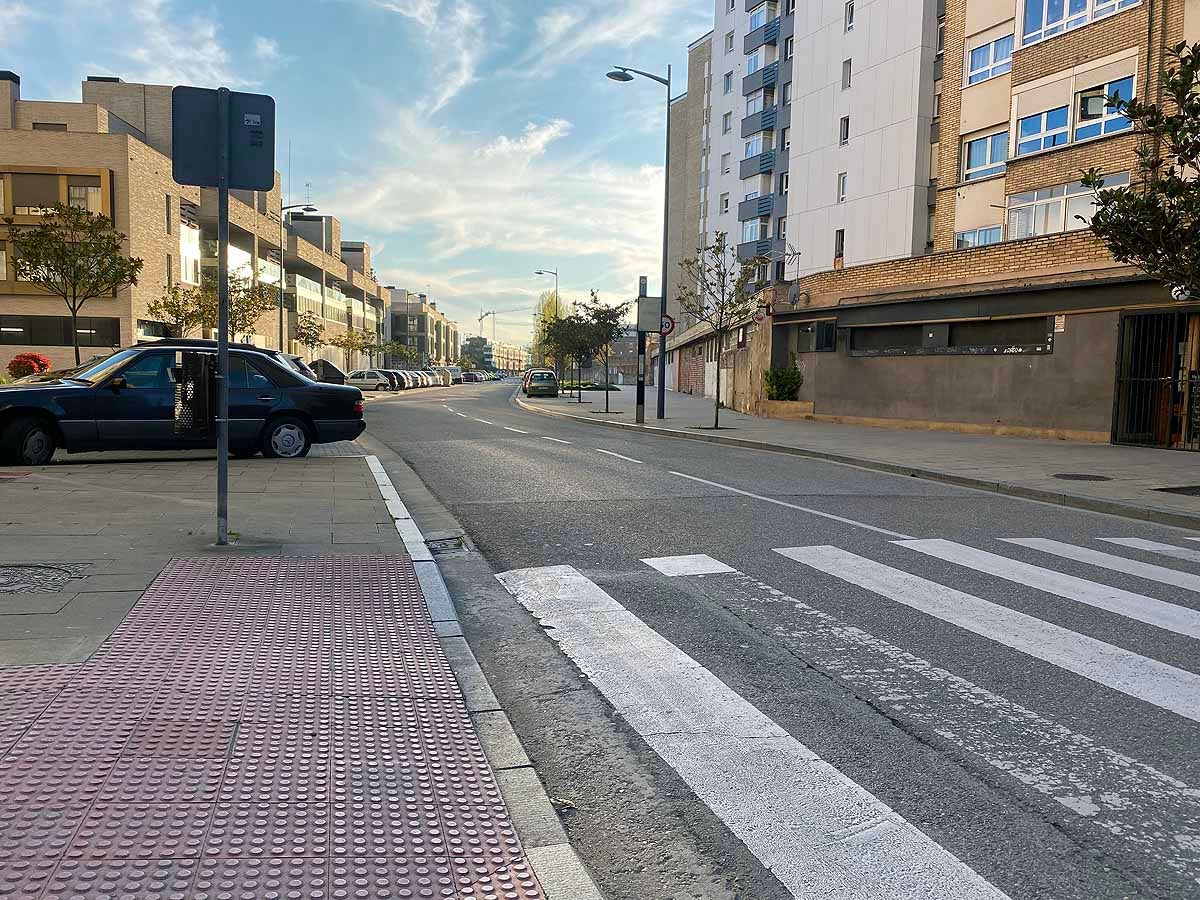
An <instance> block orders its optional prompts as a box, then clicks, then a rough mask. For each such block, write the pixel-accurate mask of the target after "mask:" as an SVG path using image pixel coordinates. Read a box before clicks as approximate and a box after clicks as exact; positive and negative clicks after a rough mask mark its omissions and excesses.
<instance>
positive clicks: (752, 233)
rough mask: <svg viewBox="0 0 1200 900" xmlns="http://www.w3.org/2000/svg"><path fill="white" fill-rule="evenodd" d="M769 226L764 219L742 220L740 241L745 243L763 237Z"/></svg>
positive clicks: (765, 235)
mask: <svg viewBox="0 0 1200 900" xmlns="http://www.w3.org/2000/svg"><path fill="white" fill-rule="evenodd" d="M769 227H770V226H769V225H768V224H767V221H766V220H765V219H750V220H749V221H748V222H743V223H742V243H743V244H747V243H749V242H750V241H761V240H763V239H765V238H766V237H767V236H768V235H769V234H770V232H769V231H768V230H767V229H768V228H769Z"/></svg>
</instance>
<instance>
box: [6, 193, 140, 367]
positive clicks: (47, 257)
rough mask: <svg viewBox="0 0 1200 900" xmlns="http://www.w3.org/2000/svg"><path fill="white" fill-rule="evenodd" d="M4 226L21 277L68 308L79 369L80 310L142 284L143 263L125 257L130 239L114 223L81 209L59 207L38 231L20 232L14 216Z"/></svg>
mask: <svg viewBox="0 0 1200 900" xmlns="http://www.w3.org/2000/svg"><path fill="white" fill-rule="evenodd" d="M4 222H5V224H6V225H8V240H9V243H10V244H11V246H12V252H13V257H14V259H13V267H14V268H15V269H16V275H17V278H19V279H21V280H22V281H28V282H29V283H31V284H35V285H37V286H38V287H40V288H41V289H42V290H44V291H46V292H47V293H50V294H53V295H55V296H56V297H61V298H62V300H63V302H64V303H66V304H67V310H68V311H69V312H70V314H71V343H72V346H73V347H74V348H75V364H76V365H78V364H79V361H80V359H79V311H80V310H81V309H83V305H84V304H85V303H87V302H88V301H89V300H94V299H96V298H98V297H111V296H113V295H114V294H116V292H117V291H119V290H121V289H122V288H126V287H131V286H133V285H135V284H137V280H138V275H139V274H140V273H141V271H142V265H143V262H142V260H141V259H138V258H137V257H133V256H126V255H125V253H124V251H123V250H122V245H123V244H124V242H125V235H123V234H121V232H119V231H117V230H116V229H115V228H114V227H113V223H112V220H111V219H109V218H107V217H106V216H101V215H96V214H95V213H91V212H88V211H87V210H86V209H81V208H79V207H77V206H67V205H63V204H61V203H56V204H55V205H54V206H52V207H50V208H49V210H48V211H47V212H46V214H45V215H43V216H42V221H41V224H39V225H35V226H33V227H32V228H18V227H17V226H16V224H15V223H14V221H13V219H11V218H7V219H5V220H4Z"/></svg>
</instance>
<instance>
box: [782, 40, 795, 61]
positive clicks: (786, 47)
mask: <svg viewBox="0 0 1200 900" xmlns="http://www.w3.org/2000/svg"><path fill="white" fill-rule="evenodd" d="M795 53H796V39H795V38H794V37H787V38H784V39H783V58H784V59H791V58H792V57H793V56H794V55H795Z"/></svg>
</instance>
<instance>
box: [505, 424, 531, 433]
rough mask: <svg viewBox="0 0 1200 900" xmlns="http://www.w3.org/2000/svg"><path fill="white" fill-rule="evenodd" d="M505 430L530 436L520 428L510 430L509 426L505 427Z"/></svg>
mask: <svg viewBox="0 0 1200 900" xmlns="http://www.w3.org/2000/svg"><path fill="white" fill-rule="evenodd" d="M504 430H505V431H511V432H513V433H514V434H529V432H528V431H522V430H521V429H520V428H509V427H508V426H507V425H505V426H504Z"/></svg>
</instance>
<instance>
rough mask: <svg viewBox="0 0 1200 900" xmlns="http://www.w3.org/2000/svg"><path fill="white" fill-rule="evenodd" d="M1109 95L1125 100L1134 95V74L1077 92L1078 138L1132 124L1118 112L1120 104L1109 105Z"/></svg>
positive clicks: (1076, 119)
mask: <svg viewBox="0 0 1200 900" xmlns="http://www.w3.org/2000/svg"><path fill="white" fill-rule="evenodd" d="M1109 97H1116V98H1119V99H1121V100H1125V101H1128V100H1131V99H1133V76H1132V75H1127V76H1126V77H1125V78H1122V79H1120V80H1119V81H1110V82H1109V83H1108V84H1101V85H1098V86H1096V87H1094V88H1088V90H1086V91H1081V92H1080V93H1078V94H1076V95H1075V140H1077V141H1082V140H1084V139H1086V138H1093V137H1099V136H1100V135H1102V134H1115V133H1116V132H1118V131H1125V130H1126V129H1127V128H1129V127H1130V126H1129V119H1127V118H1125V116H1124V115H1122V114H1121V113H1120V112H1118V111H1117V107H1115V106H1109V105H1108V98H1109Z"/></svg>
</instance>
